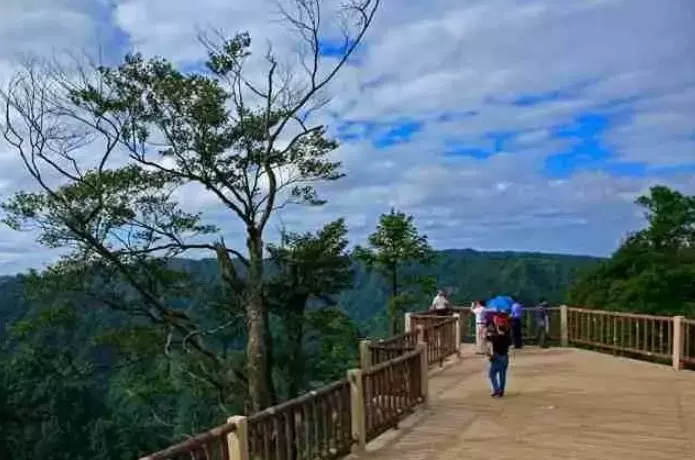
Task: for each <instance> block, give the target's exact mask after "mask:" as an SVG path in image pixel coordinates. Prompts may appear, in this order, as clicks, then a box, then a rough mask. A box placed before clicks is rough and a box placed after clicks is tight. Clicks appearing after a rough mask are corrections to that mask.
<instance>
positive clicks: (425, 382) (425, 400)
mask: <svg viewBox="0 0 695 460" xmlns="http://www.w3.org/2000/svg"><path fill="white" fill-rule="evenodd" d="M415 349H416V350H417V351H418V352H419V353H420V389H421V390H422V405H423V407H427V405H428V404H429V402H430V388H429V365H428V361H427V344H426V343H425V342H424V341H418V343H417V345H416V346H415Z"/></svg>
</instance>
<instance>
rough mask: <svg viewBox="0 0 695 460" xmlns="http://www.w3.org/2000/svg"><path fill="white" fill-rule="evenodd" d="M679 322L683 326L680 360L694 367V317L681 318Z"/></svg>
mask: <svg viewBox="0 0 695 460" xmlns="http://www.w3.org/2000/svg"><path fill="white" fill-rule="evenodd" d="M681 324H682V328H683V329H682V331H683V332H682V334H681V340H682V342H683V352H682V354H681V357H680V358H681V362H682V363H683V364H686V365H690V366H692V367H695V319H688V318H683V319H682V320H681Z"/></svg>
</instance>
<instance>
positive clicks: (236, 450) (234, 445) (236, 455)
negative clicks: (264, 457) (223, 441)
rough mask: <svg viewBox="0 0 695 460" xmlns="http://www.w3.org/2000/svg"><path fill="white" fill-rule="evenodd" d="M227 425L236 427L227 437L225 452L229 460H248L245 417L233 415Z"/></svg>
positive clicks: (247, 431) (247, 433)
mask: <svg viewBox="0 0 695 460" xmlns="http://www.w3.org/2000/svg"><path fill="white" fill-rule="evenodd" d="M227 423H233V424H234V425H236V428H235V429H234V431H232V432H231V433H229V434H228V435H227V452H228V453H229V460H249V428H248V422H247V421H246V417H244V416H241V415H235V416H233V417H229V418H228V419H227Z"/></svg>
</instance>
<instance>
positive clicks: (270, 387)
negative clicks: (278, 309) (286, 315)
mask: <svg viewBox="0 0 695 460" xmlns="http://www.w3.org/2000/svg"><path fill="white" fill-rule="evenodd" d="M269 316H270V315H269V313H268V308H267V306H266V308H264V312H263V323H264V324H265V334H264V335H263V339H264V343H265V385H266V389H267V392H268V402H269V404H270V405H271V406H274V405H275V404H277V403H278V396H277V392H276V391H275V382H273V368H274V367H275V358H274V356H273V333H272V332H271V331H270V318H269Z"/></svg>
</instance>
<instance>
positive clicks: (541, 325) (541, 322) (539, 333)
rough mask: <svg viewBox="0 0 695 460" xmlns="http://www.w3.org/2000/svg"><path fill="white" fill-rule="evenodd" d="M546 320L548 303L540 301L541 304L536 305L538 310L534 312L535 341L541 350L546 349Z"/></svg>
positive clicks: (547, 323)
mask: <svg viewBox="0 0 695 460" xmlns="http://www.w3.org/2000/svg"><path fill="white" fill-rule="evenodd" d="M548 319H549V318H548V301H547V300H545V299H541V303H540V304H538V309H537V310H536V339H537V340H538V346H539V347H541V348H548V346H547V345H546V343H545V339H546V337H547V335H548V327H549V322H548Z"/></svg>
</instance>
